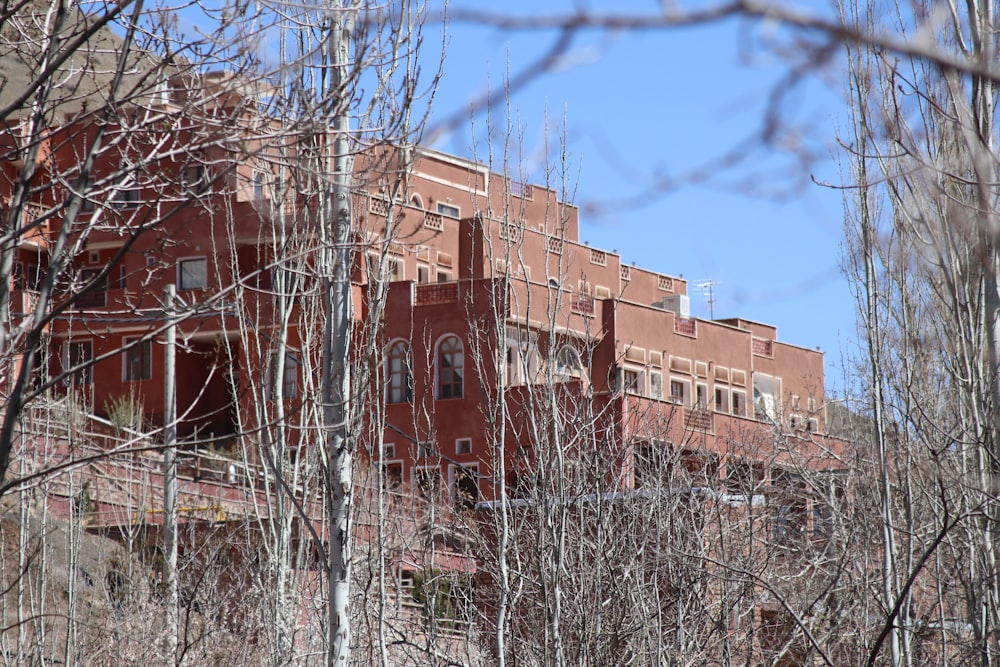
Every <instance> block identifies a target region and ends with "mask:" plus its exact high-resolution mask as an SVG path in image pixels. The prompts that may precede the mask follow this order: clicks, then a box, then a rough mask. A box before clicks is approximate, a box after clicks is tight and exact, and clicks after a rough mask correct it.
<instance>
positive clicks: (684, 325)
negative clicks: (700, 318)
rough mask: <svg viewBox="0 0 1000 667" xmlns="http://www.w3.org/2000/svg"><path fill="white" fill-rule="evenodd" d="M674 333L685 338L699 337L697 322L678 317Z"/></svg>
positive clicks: (675, 321)
mask: <svg viewBox="0 0 1000 667" xmlns="http://www.w3.org/2000/svg"><path fill="white" fill-rule="evenodd" d="M674 332H675V333H679V334H683V335H685V336H697V335H698V327H697V322H696V321H695V320H684V319H681V318H679V317H678V318H677V319H675V320H674Z"/></svg>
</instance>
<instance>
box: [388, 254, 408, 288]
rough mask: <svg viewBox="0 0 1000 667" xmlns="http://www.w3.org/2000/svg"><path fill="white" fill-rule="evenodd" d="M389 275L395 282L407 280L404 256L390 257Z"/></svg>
mask: <svg viewBox="0 0 1000 667" xmlns="http://www.w3.org/2000/svg"><path fill="white" fill-rule="evenodd" d="M389 276H390V277H391V280H392V281H393V282H398V281H400V280H405V272H404V265H403V258H402V257H389Z"/></svg>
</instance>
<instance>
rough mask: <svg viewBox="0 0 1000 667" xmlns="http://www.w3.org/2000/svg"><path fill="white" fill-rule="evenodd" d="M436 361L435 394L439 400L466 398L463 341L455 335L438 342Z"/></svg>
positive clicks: (449, 335)
mask: <svg viewBox="0 0 1000 667" xmlns="http://www.w3.org/2000/svg"><path fill="white" fill-rule="evenodd" d="M446 355H447V356H446ZM446 359H447V363H446ZM434 360H435V362H436V364H435V369H434V370H435V372H434V380H435V385H436V386H435V392H434V394H435V396H436V397H437V399H438V400H439V401H446V400H452V399H461V398H464V397H465V346H464V345H463V344H462V339H461V338H459V337H458V336H456V335H454V334H447V335H445V336H443V337H442V338H441V340H440V341H438V344H437V350H436V352H435V354H434ZM456 362H457V363H456Z"/></svg>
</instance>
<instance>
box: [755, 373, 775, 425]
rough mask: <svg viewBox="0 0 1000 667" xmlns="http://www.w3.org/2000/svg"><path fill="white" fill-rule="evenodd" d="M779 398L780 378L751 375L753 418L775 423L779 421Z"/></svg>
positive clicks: (759, 374)
mask: <svg viewBox="0 0 1000 667" xmlns="http://www.w3.org/2000/svg"><path fill="white" fill-rule="evenodd" d="M780 397H781V378H777V377H774V376H771V375H765V374H763V373H756V372H755V373H754V374H753V411H754V415H753V416H754V418H755V419H759V420H761V421H767V422H771V423H776V422H777V421H778V419H779V414H778V413H779V408H780V406H779V404H778V400H779V398H780Z"/></svg>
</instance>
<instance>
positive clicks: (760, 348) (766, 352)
mask: <svg viewBox="0 0 1000 667" xmlns="http://www.w3.org/2000/svg"><path fill="white" fill-rule="evenodd" d="M750 350H751V351H752V352H753V353H754V355H755V356H758V357H771V358H773V357H774V341H772V340H768V339H767V338H757V337H754V338H753V339H751V341H750Z"/></svg>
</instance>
